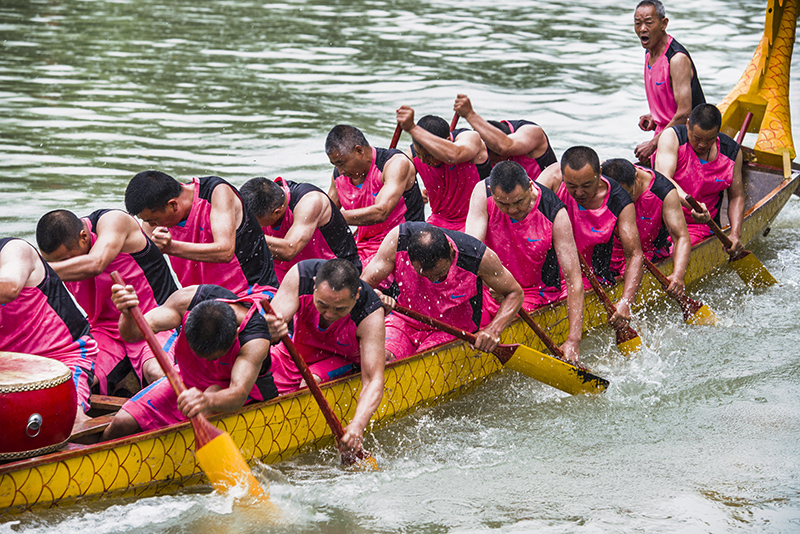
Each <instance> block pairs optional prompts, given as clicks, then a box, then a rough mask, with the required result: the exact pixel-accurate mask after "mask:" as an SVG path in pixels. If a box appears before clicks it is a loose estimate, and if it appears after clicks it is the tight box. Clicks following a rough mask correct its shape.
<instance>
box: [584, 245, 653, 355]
mask: <svg viewBox="0 0 800 534" xmlns="http://www.w3.org/2000/svg"><path fill="white" fill-rule="evenodd" d="M578 260H580V262H581V271H583V275H584V276H585V277H586V278H587V279H588V280H589V284H591V286H592V289H594V292H595V294H596V295H597V298H599V299H600V302H601V303H602V304H603V308H605V310H606V313H607V314H608V318H609V319H611V317H612V316H613V315H614V314H615V313H617V308H616V307H615V306H614V304H613V303H612V302H611V299H610V298H608V295H606V292H605V291H603V288H602V287H601V286H600V281H599V280H598V279H597V277H596V276H595V275H594V271H592V268H591V267H589V264H588V263H586V260H585V259H584V257H583V256H581V255H580V254H578ZM615 330H616V332H617V347H618V348H619V351H620V352H621V353H622V354H624V355H626V356H630V355H631V354H634V353H636V352H639V351H640V350H641V349H642V338H640V337H639V333H638V332H637V331H636V330H634V329H633V328H631V327H630V326H623V327H620V328H616V327H615Z"/></svg>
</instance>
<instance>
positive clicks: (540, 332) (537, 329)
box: [517, 308, 566, 361]
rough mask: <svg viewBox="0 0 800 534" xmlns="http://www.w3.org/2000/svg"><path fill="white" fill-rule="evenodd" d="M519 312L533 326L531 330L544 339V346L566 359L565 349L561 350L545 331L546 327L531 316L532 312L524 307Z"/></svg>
mask: <svg viewBox="0 0 800 534" xmlns="http://www.w3.org/2000/svg"><path fill="white" fill-rule="evenodd" d="M517 313H518V315H519V316H520V317H522V320H523V321H525V324H527V325H528V326H529V327H531V330H533V332H534V334H536V336H537V337H538V338H539V339H540V340H541V341H542V343H544V346H545V347H547V350H549V351H550V353H551V354H552V355H553V356H555V357H556V358H558V359H559V360H564V351H563V350H561V347H559V346H558V345H556V343H555V342H554V341H553V340H552V339H551V338H550V336H548V335H547V332H545V331H544V328H542V327H541V326H539V323H537V322H536V321H535V320H534V319H533V317H531V314H530V313H528V312H526V311H525V310H523V309H522V308H520V309H519V312H517ZM564 361H566V360H564Z"/></svg>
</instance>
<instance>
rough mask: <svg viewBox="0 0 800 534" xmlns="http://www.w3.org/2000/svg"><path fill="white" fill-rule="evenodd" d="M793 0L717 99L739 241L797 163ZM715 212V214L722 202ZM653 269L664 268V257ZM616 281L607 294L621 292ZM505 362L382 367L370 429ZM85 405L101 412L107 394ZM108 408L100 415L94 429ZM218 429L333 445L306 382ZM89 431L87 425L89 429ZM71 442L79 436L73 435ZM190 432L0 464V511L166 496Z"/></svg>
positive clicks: (692, 273) (781, 195) (253, 443)
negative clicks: (745, 134) (737, 192)
mask: <svg viewBox="0 0 800 534" xmlns="http://www.w3.org/2000/svg"><path fill="white" fill-rule="evenodd" d="M797 3H798V0H783V1H781V0H770V1H769V5H768V7H767V17H766V23H765V31H764V37H763V38H762V40H761V42H760V43H759V45H758V48H757V49H756V52H755V54H754V56H753V59H752V61H751V62H750V64H749V65H748V66H747V69H745V72H744V74H743V75H742V77H741V79H740V80H739V82H738V83H737V84H736V86H735V87H734V89H733V90H732V91H731V92H730V94H729V95H728V96H727V97H726V98H725V99H724V100H723V102H722V103H721V104H720V105H719V107H720V109H721V111H722V113H723V128H722V131H723V132H725V133H728V134H729V135H730V134H735V133H736V131H738V130H740V128H742V125H743V122H744V117H745V115H746V114H747V113H748V112H749V113H752V114H753V117H754V119H753V120H752V121H751V122H750V124H749V126H748V127H747V130H748V131H750V132H752V133H756V132H757V133H758V141H757V142H756V143H755V146H754V148H752V149H748V148H744V147H743V150H744V153H745V159H746V163H745V165H744V169H743V178H744V182H745V191H746V197H747V200H746V207H745V218H744V223H743V228H742V243H743V244H745V245H746V244H747V243H750V242H751V241H753V240H754V239H756V238H758V237H760V236H762V235H764V236H765V235H766V234H767V231H768V230H769V227H770V224H771V223H772V221H774V219H775V218H776V217H777V215H778V213H779V212H780V211H781V209H782V208H783V207H784V205H785V204H786V202H787V201H788V200H789V198H790V197H791V195H792V194H793V193H794V192H795V191H796V190H797V187H798V183H800V182H799V181H798V180H799V179H800V167H798V166H796V165H794V164H792V163H791V161H792V159H793V158H794V157H795V151H794V145H793V141H792V136H791V123H790V120H789V95H788V92H789V70H790V65H791V54H792V47H793V43H794V34H795V25H796V19H797ZM723 213H724V210H723ZM727 260H728V256H727V254H725V252H724V251H723V249H722V247H721V246H720V244H719V242H718V241H717V239H716V238H713V237H712V238H710V239H707V240H706V241H703V242H702V243H699V244H698V245H696V246H695V247H694V248H693V249H692V254H691V261H690V263H689V268H688V270H687V273H686V283H687V285H690V284H692V283H693V282H696V281H697V280H699V279H700V278H702V277H703V276H705V275H707V274H708V273H710V272H711V271H713V270H715V269H717V268H720V267H721V266H722V265H723V264H725V263H726V261H727ZM658 267H659V268H660V270H661V271H662V272H664V273H665V274H668V273H670V272H671V271H672V260H671V259H667V260H665V261H663V262H661V263H660V264H659V265H658ZM621 290H622V288H621V284H617V286H615V287H614V288H611V289H609V290H608V293H609V295H610V296H611V297H612V298H619V296H620V293H621ZM664 298H665V296H664V293H663V291H662V290H661V289H660V286H659V285H658V283H657V282H656V280H655V279H654V278H653V276H652V275H651V274H649V273H648V272H645V274H644V278H643V281H642V287H641V290H640V291H639V296H638V299H637V303H636V307H638V308H641V307H642V306H644V305H646V304H647V303H648V302H651V301H653V300H657V299H664ZM585 304H586V308H585V314H584V315H585V317H584V325H583V326H584V331H589V330H592V329H595V328H598V327H601V326H603V325H605V324H606V312H605V310H604V309H603V308H602V305H601V302H600V300H599V299H598V297H597V296H596V295H595V294H594V293H593V292H591V291H588V292H587V293H586V303H585ZM566 314H567V310H566V303H565V302H559V303H555V304H553V305H550V306H547V307H545V308H542V309H539V310H536V312H535V313H533V315H534V317H535V318H536V320H537V322H538V323H539V324H540V325H541V326H542V327H543V328H545V329H546V330H547V331H548V333H549V334H550V336H551V337H552V338H553V339H554V340H555V341H556V342H557V343H561V342H563V341H564V340H565V339H566V335H567V327H568V324H567V320H566ZM502 341H503V342H504V343H510V342H511V343H521V344H524V345H527V346H529V347H532V348H536V349H539V350H545V348H544V346H543V344H542V343H541V342H540V341H539V339H538V338H537V337H536V336H535V335H534V334H533V332H532V331H531V330H530V328H529V327H528V326H527V325H526V324H524V323H523V322H521V321H519V320H518V321H516V322H514V323H513V324H512V325H511V326H509V327H508V328H507V329H506V330H505V331H504V332H503V336H502ZM502 369H503V367H502V364H501V363H500V362H499V361H498V359H497V358H495V357H494V356H492V355H489V354H485V353H482V352H478V351H475V350H474V349H472V348H471V347H470V346H469V345H468V344H466V343H464V342H462V341H454V342H452V343H448V344H445V345H442V346H439V347H435V348H434V349H431V350H429V351H427V352H424V353H420V354H416V355H414V356H412V357H410V358H407V359H403V360H400V361H397V362H393V363H390V364H387V366H386V372H385V388H384V395H383V399H382V401H381V404H380V406H379V408H378V409H377V411H376V412H375V415H374V416H373V418H372V422H371V429H373V430H374V429H376V428H379V427H381V426H384V425H387V424H389V423H390V422H392V421H393V420H395V419H397V418H399V417H402V416H404V415H406V414H409V413H411V412H413V411H415V410H417V409H420V408H422V407H426V406H431V405H434V404H437V403H441V402H444V401H447V400H448V399H451V398H453V397H454V396H456V395H461V394H464V393H466V392H468V391H469V390H471V389H473V388H475V387H476V386H478V385H479V384H481V383H483V382H484V381H486V380H487V379H489V378H490V377H491V376H492V375H494V374H495V373H498V372H500V371H501V370H502ZM322 389H323V392H324V393H325V396H326V398H327V399H328V401H329V402H330V404H331V405H332V406H333V409H334V411H335V412H336V413H337V415H338V416H339V417H340V418H341V419H342V420H345V421H347V420H349V419H350V418H352V416H353V415H354V413H355V407H356V401H357V399H358V395H359V392H360V389H361V377H360V375H358V374H355V375H350V376H345V377H341V378H339V379H337V380H335V381H333V382H329V383H326V384H325V385H324V386H323V388H322ZM98 401H99V402H96V403H95V404H96V405H97V406H99V407H100V408H102V407H104V406H105V407H106V408H108V409H109V411H112V410H113V409H115V408H117V407H118V406H115V405H114V402H113V401H112V402H106V403H104V402H103V399H98ZM112 415H113V414H108V415H104V416H100V417H98V418H97V419H96V420H95V424H94V428H95V430H94V431H96V429H97V428H102V423H103V421H106V422H107V421H108V420H110V417H111V416H112ZM211 421H212V422H213V423H214V424H215V425H217V426H218V427H219V428H221V429H223V430H225V431H227V432H228V433H229V434H230V435H231V436H232V438H233V440H234V442H235V443H236V445H237V446H238V447H239V448H240V450H241V451H242V454H243V455H244V457H245V458H246V459H248V460H260V461H261V462H264V463H267V464H269V463H275V462H280V461H282V460H286V459H287V458H290V457H292V456H294V455H296V454H299V453H303V452H308V451H312V450H316V449H320V448H322V447H326V446H328V445H330V444H331V443H332V440H333V438H332V435H331V430H330V429H329V427H328V425H327V424H326V422H325V419H324V417H323V415H322V413H321V412H320V410H319V408H318V407H317V404H316V403H315V401H314V400H313V398H312V396H311V394H310V393H309V392H308V390H307V389H303V390H301V391H298V392H295V393H292V394H288V395H283V396H280V397H278V398H276V399H272V400H270V401H267V402H262V403H257V404H251V405H248V406H245V407H244V408H242V409H240V410H238V411H236V412H232V413H228V414H225V415H220V416H217V417H214V418H211ZM89 432H90V431H89ZM73 437H76V438H77V435H73ZM193 449H194V434H193V431H192V428H191V426H190V424H189V423H188V422H187V423H183V424H179V425H175V426H170V427H167V428H163V429H160V430H156V431H152V432H144V433H140V434H136V435H133V436H128V437H125V438H120V439H116V440H112V441H108V442H103V443H97V444H94V445H80V444H78V443H75V442H72V441H70V442H69V443H67V444H66V445H65V446H64V447H62V448H61V449H60V450H58V451H56V452H52V453H50V454H46V455H43V456H39V457H35V458H26V459H20V460H13V459H12V460H11V461H8V462H6V463H4V464H0V514H8V513H19V512H23V511H27V510H32V509H41V508H48V507H54V506H65V505H71V504H75V503H78V502H86V501H89V500H96V499H104V498H112V497H114V498H120V497H121V498H132V497H142V496H150V495H155V494H162V493H171V492H175V491H178V490H180V489H181V488H183V487H186V486H192V485H197V484H204V483H207V479H206V478H205V476H204V475H203V473H202V471H201V469H200V467H199V465H198V463H197V461H196V459H195V457H194V454H193V452H192V451H193Z"/></svg>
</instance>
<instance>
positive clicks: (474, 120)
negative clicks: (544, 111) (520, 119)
mask: <svg viewBox="0 0 800 534" xmlns="http://www.w3.org/2000/svg"><path fill="white" fill-rule="evenodd" d="M462 96H464V95H458V98H456V106H454V109H455V108H457V107H458V104H459V98H461V97H462ZM464 98H466V97H465V96H464ZM467 101H469V99H467ZM463 109H464V108H461V109H456V111H458V114H459V115H460V116H462V117H464V118H465V119H466V120H467V122H468V123H469V125H470V126H472V128H473V130H475V131H476V132H478V134H480V136H481V139H483V142H484V143H486V148H488V149H489V150H491V151H492V152H494V153H496V154H498V155H500V156H501V157H504V158H507V157H509V156H523V155H526V156H528V157H531V158H536V157H539V156H541V155H542V154H544V152H545V150H547V137H546V136H545V134H544V130H543V129H542V128H540V127H539V126H534V125H532V124H526V125H524V126H522V127H521V128H520V129H519V130H517V131H516V132H513V133H511V134H509V135H506V134H505V133H504V132H503V131H502V130H499V129H497V128H495V127H494V126H492V125H491V124H489V123H488V122H487V121H486V120H485V119H484V118H483V117H481V116H480V115H478V114H477V113H475V112H474V111H473V110H472V106H469V111H466V112H464V113H462V110H463Z"/></svg>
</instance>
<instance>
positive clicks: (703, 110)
mask: <svg viewBox="0 0 800 534" xmlns="http://www.w3.org/2000/svg"><path fill="white" fill-rule="evenodd" d="M721 125H722V115H721V114H720V112H719V109H717V107H716V106H712V105H711V104H701V105H699V106H697V107H696V108H694V109H693V110H692V114H691V115H690V116H689V120H688V121H687V123H686V124H681V125H679V126H673V127H672V128H670V129H669V130H667V131H665V132H664V133H663V134H662V135H661V140H660V141H659V142H658V155H657V156H656V170H657V171H659V172H661V173H663V174H664V176H666V177H667V178H670V179H671V180H672V182H673V183H674V184H675V185H676V186H677V187H678V195H679V196H680V199H681V204H682V205H683V213H684V215H685V218H686V223H687V227H688V229H689V236H690V237H691V239H692V246H694V245H695V244H696V243H699V242H700V241H702V240H703V239H706V238H707V237H709V236H710V235H712V232H711V229H710V228H709V227H708V225H707V224H706V223H707V222H708V221H710V220H712V219H713V220H714V222H716V223H717V225H719V226H722V224H720V208H721V207H722V198H723V194H724V193H725V192H726V191H727V192H728V221H729V222H730V225H731V231H730V235H729V237H730V239H731V248H730V249H726V252H727V253H728V254H735V253H737V252H739V250H741V249H742V248H743V245H742V242H741V238H742V220H743V219H744V184H743V182H742V151H741V150H740V147H739V143H737V142H736V141H734V140H733V139H731V138H730V137H728V136H727V135H725V134H723V133H720V131H719V129H720V126H721ZM687 194H690V195H692V196H693V197H694V199H695V200H697V202H699V203H700V206H701V207H702V208H703V213H697V212H695V211H694V210H692V209H691V207H690V206H689V204H688V202H686V195H687Z"/></svg>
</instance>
